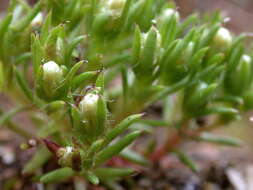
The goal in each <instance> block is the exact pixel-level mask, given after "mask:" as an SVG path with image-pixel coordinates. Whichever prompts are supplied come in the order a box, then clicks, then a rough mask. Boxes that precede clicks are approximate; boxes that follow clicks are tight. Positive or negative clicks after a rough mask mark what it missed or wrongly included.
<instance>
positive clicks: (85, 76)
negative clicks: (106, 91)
mask: <svg viewBox="0 0 253 190" xmlns="http://www.w3.org/2000/svg"><path fill="white" fill-rule="evenodd" d="M97 75H98V72H97V71H89V72H84V73H81V74H80V75H78V76H76V77H75V78H74V79H73V81H72V90H73V91H75V90H76V89H77V88H79V87H82V88H84V87H85V86H86V85H87V84H88V83H89V82H91V81H92V80H93V79H94V80H95V78H96V76H97Z"/></svg>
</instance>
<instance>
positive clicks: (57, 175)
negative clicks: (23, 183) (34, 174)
mask: <svg viewBox="0 0 253 190" xmlns="http://www.w3.org/2000/svg"><path fill="white" fill-rule="evenodd" d="M73 175H74V171H73V170H72V169H71V168H60V169H56V170H53V171H51V172H49V173H47V174H44V175H43V176H42V177H41V178H40V182H41V183H59V182H62V181H65V180H67V179H68V178H70V177H72V176H73Z"/></svg>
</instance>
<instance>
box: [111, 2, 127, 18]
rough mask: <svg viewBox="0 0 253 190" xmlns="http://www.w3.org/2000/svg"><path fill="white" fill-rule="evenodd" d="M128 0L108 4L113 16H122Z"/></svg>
mask: <svg viewBox="0 0 253 190" xmlns="http://www.w3.org/2000/svg"><path fill="white" fill-rule="evenodd" d="M125 3H126V0H109V1H108V2H107V7H108V8H109V10H110V11H111V13H112V15H113V16H116V17H117V16H120V15H121V12H122V10H123V8H124V6H125Z"/></svg>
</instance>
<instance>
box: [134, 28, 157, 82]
mask: <svg viewBox="0 0 253 190" xmlns="http://www.w3.org/2000/svg"><path fill="white" fill-rule="evenodd" d="M156 50H157V31H156V29H155V28H154V27H152V28H151V29H150V30H149V32H148V33H147V38H146V40H145V43H144V46H143V50H142V52H141V56H140V61H139V64H138V65H137V67H138V72H141V74H142V75H143V76H142V78H144V77H148V78H150V76H151V75H152V73H153V69H154V66H155V65H154V64H155V60H156V59H155V56H156Z"/></svg>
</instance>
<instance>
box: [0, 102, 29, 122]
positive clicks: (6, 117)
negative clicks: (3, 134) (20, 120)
mask: <svg viewBox="0 0 253 190" xmlns="http://www.w3.org/2000/svg"><path fill="white" fill-rule="evenodd" d="M27 108H28V107H27V106H25V107H24V106H19V107H17V108H14V109H12V110H11V111H8V112H5V113H4V114H2V115H1V117H0V126H4V125H5V124H6V122H8V121H9V120H10V119H11V118H12V117H14V116H15V115H16V114H18V113H20V112H22V111H25V110H26V109H27Z"/></svg>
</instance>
